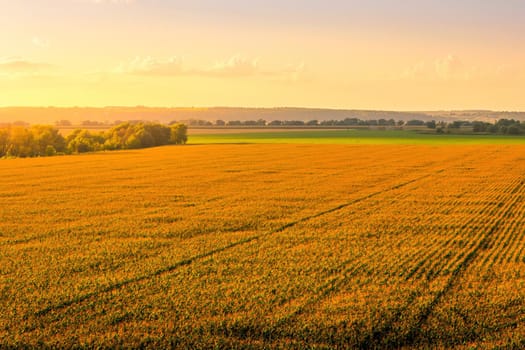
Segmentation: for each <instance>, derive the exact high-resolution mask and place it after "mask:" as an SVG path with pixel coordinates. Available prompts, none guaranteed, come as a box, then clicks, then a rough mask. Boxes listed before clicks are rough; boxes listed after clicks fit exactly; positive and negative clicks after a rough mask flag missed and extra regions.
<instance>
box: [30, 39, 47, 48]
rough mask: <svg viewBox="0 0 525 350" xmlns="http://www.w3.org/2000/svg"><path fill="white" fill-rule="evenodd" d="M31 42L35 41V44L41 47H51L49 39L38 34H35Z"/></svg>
mask: <svg viewBox="0 0 525 350" xmlns="http://www.w3.org/2000/svg"><path fill="white" fill-rule="evenodd" d="M31 42H32V43H33V45H35V46H36V47H40V48H46V47H49V41H47V40H46V39H43V38H41V37H38V36H34V37H33V38H32V40H31Z"/></svg>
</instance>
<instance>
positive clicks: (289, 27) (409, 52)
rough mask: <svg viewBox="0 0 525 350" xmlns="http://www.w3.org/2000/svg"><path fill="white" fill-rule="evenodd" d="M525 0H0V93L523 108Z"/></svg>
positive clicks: (4, 97) (111, 100) (217, 102)
mask: <svg viewBox="0 0 525 350" xmlns="http://www.w3.org/2000/svg"><path fill="white" fill-rule="evenodd" d="M524 33H525V1H523V0H505V1H497V0H264V1H262V0H250V1H246V0H244V1H241V0H221V1H219V0H191V1H190V0H186V1H182V0H0V106H95V107H98V106H135V105H144V106H165V107H182V106H187V107H190V106H195V107H206V106H239V107H240V106H244V107H282V106H294V107H321V108H348V109H382V110H453V109H455V110H457V109H492V110H525V89H524V86H525V35H524Z"/></svg>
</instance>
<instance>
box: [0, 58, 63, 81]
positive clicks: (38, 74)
mask: <svg viewBox="0 0 525 350" xmlns="http://www.w3.org/2000/svg"><path fill="white" fill-rule="evenodd" d="M56 68H57V67H56V66H54V65H52V64H49V63H41V62H33V61H28V60H24V59H22V58H18V57H14V58H13V57H8V58H0V78H7V79H20V78H29V77H34V78H46V77H51V76H56Z"/></svg>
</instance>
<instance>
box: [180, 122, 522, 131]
mask: <svg viewBox="0 0 525 350" xmlns="http://www.w3.org/2000/svg"><path fill="white" fill-rule="evenodd" d="M185 123H186V124H188V125H190V126H219V127H224V126H226V127H237V126H240V127H279V126H285V127H293V126H299V127H301V126H308V127H315V126H324V127H327V126H328V127H330V126H335V127H344V126H347V127H351V126H359V127H397V128H402V127H405V126H406V127H423V128H425V127H426V128H428V129H435V130H436V132H437V133H447V132H449V133H450V132H454V133H457V132H458V130H462V131H465V132H474V133H487V134H489V133H490V134H504V135H523V134H525V123H521V122H520V121H519V120H514V119H499V120H498V121H496V122H495V123H489V122H482V121H461V120H456V121H451V122H446V121H435V120H430V121H424V120H419V119H411V120H408V121H404V120H394V119H371V120H363V119H359V118H345V119H342V120H335V119H334V120H322V121H318V120H309V121H303V120H272V121H266V120H264V119H257V120H245V121H242V120H230V121H224V120H216V121H215V123H212V122H211V121H206V120H199V119H191V120H188V121H185Z"/></svg>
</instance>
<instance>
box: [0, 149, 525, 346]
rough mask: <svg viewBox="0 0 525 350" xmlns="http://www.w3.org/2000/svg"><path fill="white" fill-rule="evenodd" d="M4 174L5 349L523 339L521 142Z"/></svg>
mask: <svg viewBox="0 0 525 350" xmlns="http://www.w3.org/2000/svg"><path fill="white" fill-rule="evenodd" d="M0 177H1V178H2V180H3V181H2V182H0V203H1V206H0V219H1V220H0V247H1V248H0V293H1V297H0V310H2V311H1V313H0V347H46V346H47V347H83V346H85V347H90V348H91V347H103V348H104V347H146V348H147V347H151V348H164V347H177V348H187V347H194V348H210V347H218V348H221V347H227V348H229V347H234V348H238V347H242V348H262V347H270V348H304V347H307V346H308V347H312V348H334V347H335V348H370V347H372V348H398V347H401V348H421V347H423V348H425V347H437V348H439V347H446V348H448V347H458V348H470V347H471V346H480V347H484V348H491V347H495V346H501V347H508V348H512V347H515V348H520V347H524V346H525V250H524V247H525V227H524V224H525V212H524V211H525V203H524V194H525V146H520V145H478V146H460V145H453V146H424V145H365V146H363V145H307V144H295V145H293V144H289V145H278V144H265V145H262V144H259V145H187V146H167V147H160V148H152V149H144V150H139V151H119V152H107V153H95V154H87V155H81V156H62V157H60V156H59V157H51V158H33V159H6V160H1V161H0Z"/></svg>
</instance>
